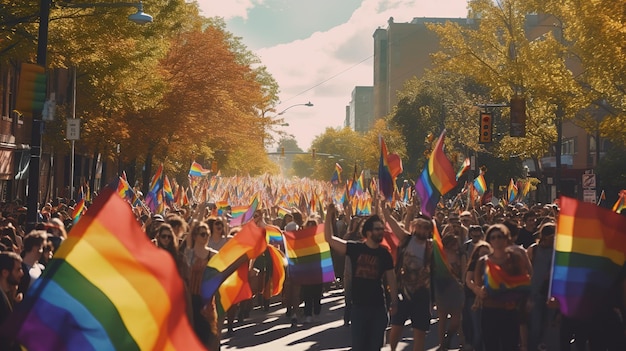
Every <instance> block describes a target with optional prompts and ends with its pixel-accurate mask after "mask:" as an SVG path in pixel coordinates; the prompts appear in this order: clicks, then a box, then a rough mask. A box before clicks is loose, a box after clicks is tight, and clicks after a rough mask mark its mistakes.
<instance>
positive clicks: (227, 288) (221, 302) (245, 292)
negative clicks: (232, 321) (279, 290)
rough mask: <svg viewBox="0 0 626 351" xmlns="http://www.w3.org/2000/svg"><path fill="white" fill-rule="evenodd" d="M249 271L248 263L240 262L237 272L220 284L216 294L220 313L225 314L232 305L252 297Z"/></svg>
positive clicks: (217, 307)
mask: <svg viewBox="0 0 626 351" xmlns="http://www.w3.org/2000/svg"><path fill="white" fill-rule="evenodd" d="M248 273H249V267H248V265H247V264H240V265H239V267H238V268H237V269H236V270H235V272H234V273H232V274H231V275H229V276H228V277H227V278H226V279H225V280H224V282H222V284H220V286H219V288H218V291H217V293H216V294H215V307H216V309H217V313H218V315H220V316H223V315H225V314H226V312H227V311H228V309H230V307H231V306H232V305H235V304H237V303H239V302H241V301H245V300H248V299H251V298H252V296H253V295H252V289H251V288H250V282H249V281H248Z"/></svg>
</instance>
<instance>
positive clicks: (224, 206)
mask: <svg viewBox="0 0 626 351" xmlns="http://www.w3.org/2000/svg"><path fill="white" fill-rule="evenodd" d="M215 207H216V208H217V215H218V216H221V215H223V214H224V213H225V212H226V211H227V210H228V201H224V200H221V201H218V202H216V203H215Z"/></svg>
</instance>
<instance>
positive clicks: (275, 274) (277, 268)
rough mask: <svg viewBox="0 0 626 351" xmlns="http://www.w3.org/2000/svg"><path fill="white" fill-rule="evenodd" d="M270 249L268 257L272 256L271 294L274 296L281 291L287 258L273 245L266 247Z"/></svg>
mask: <svg viewBox="0 0 626 351" xmlns="http://www.w3.org/2000/svg"><path fill="white" fill-rule="evenodd" d="M267 248H268V249H269V250H270V257H271V258H272V292H271V295H272V296H276V295H278V294H280V293H281V292H282V291H283V284H284V283H285V276H286V274H285V266H286V265H287V260H286V258H285V255H284V254H283V253H282V252H281V251H280V250H278V249H277V248H275V247H273V246H268V247H267Z"/></svg>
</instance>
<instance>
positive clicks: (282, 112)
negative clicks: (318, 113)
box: [276, 101, 314, 116]
mask: <svg viewBox="0 0 626 351" xmlns="http://www.w3.org/2000/svg"><path fill="white" fill-rule="evenodd" d="M296 106H306V107H313V106H314V105H313V103H311V101H309V102H307V103H306V104H295V105H291V106H289V107H287V108H286V109H284V110H282V111H280V112H278V113H277V114H276V115H278V116H282V115H283V114H285V112H287V110H289V109H290V108H292V107H296Z"/></svg>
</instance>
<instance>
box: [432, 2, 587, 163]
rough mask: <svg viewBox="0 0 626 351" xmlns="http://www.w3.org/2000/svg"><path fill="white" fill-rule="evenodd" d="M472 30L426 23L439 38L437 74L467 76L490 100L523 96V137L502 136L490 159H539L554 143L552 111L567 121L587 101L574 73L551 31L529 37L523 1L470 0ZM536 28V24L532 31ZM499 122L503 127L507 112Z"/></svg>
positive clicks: (527, 7)
mask: <svg viewBox="0 0 626 351" xmlns="http://www.w3.org/2000/svg"><path fill="white" fill-rule="evenodd" d="M469 7H470V16H471V18H473V19H474V20H475V24H474V25H472V26H467V27H462V26H460V25H458V24H454V23H447V24H445V25H430V26H429V27H430V28H431V29H432V30H434V31H435V32H436V33H437V34H438V35H439V37H440V39H441V42H440V44H441V47H442V49H441V51H440V52H438V53H437V54H435V55H434V62H435V66H436V69H437V70H442V71H445V72H452V73H456V74H460V75H463V76H466V77H469V78H471V79H472V80H474V81H476V82H477V83H478V84H479V85H482V86H486V87H488V88H489V91H490V96H489V97H490V101H491V102H508V101H509V100H510V98H511V97H512V96H515V95H522V96H524V97H526V105H527V109H526V111H527V116H528V119H527V127H526V137H524V138H511V137H508V136H504V137H503V138H502V140H501V142H500V143H498V144H497V145H495V148H494V150H493V153H494V155H497V156H499V157H503V158H506V157H510V156H511V155H515V156H519V157H522V158H534V159H535V160H536V159H537V158H539V157H541V156H543V155H544V154H545V153H546V152H547V151H548V149H549V147H550V145H552V144H553V143H554V141H555V139H556V132H555V120H556V113H557V112H558V111H561V110H562V111H563V112H564V115H563V118H572V117H573V116H574V115H575V114H576V112H577V111H578V110H580V108H581V107H582V106H585V104H586V101H587V100H586V99H585V98H584V94H583V91H582V89H581V87H580V85H579V84H577V83H576V81H575V78H574V74H573V73H572V71H571V70H570V69H569V68H568V66H567V65H566V60H571V59H572V57H571V56H569V55H567V53H566V51H565V47H564V45H563V44H564V43H563V42H562V40H561V38H560V35H559V34H558V33H557V36H555V33H554V27H550V28H547V27H546V28H544V30H543V31H541V32H542V33H543V34H542V35H538V34H537V33H530V32H528V31H527V29H530V28H532V26H530V25H529V26H527V22H526V18H527V14H528V13H531V12H532V10H533V5H532V4H529V2H526V1H523V0H502V1H498V2H493V1H491V0H474V1H471V2H470V3H469ZM534 28H535V29H536V28H538V27H537V26H535V27H534ZM502 112H503V113H502V120H501V123H503V124H504V125H508V123H509V113H508V110H503V111H502Z"/></svg>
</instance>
